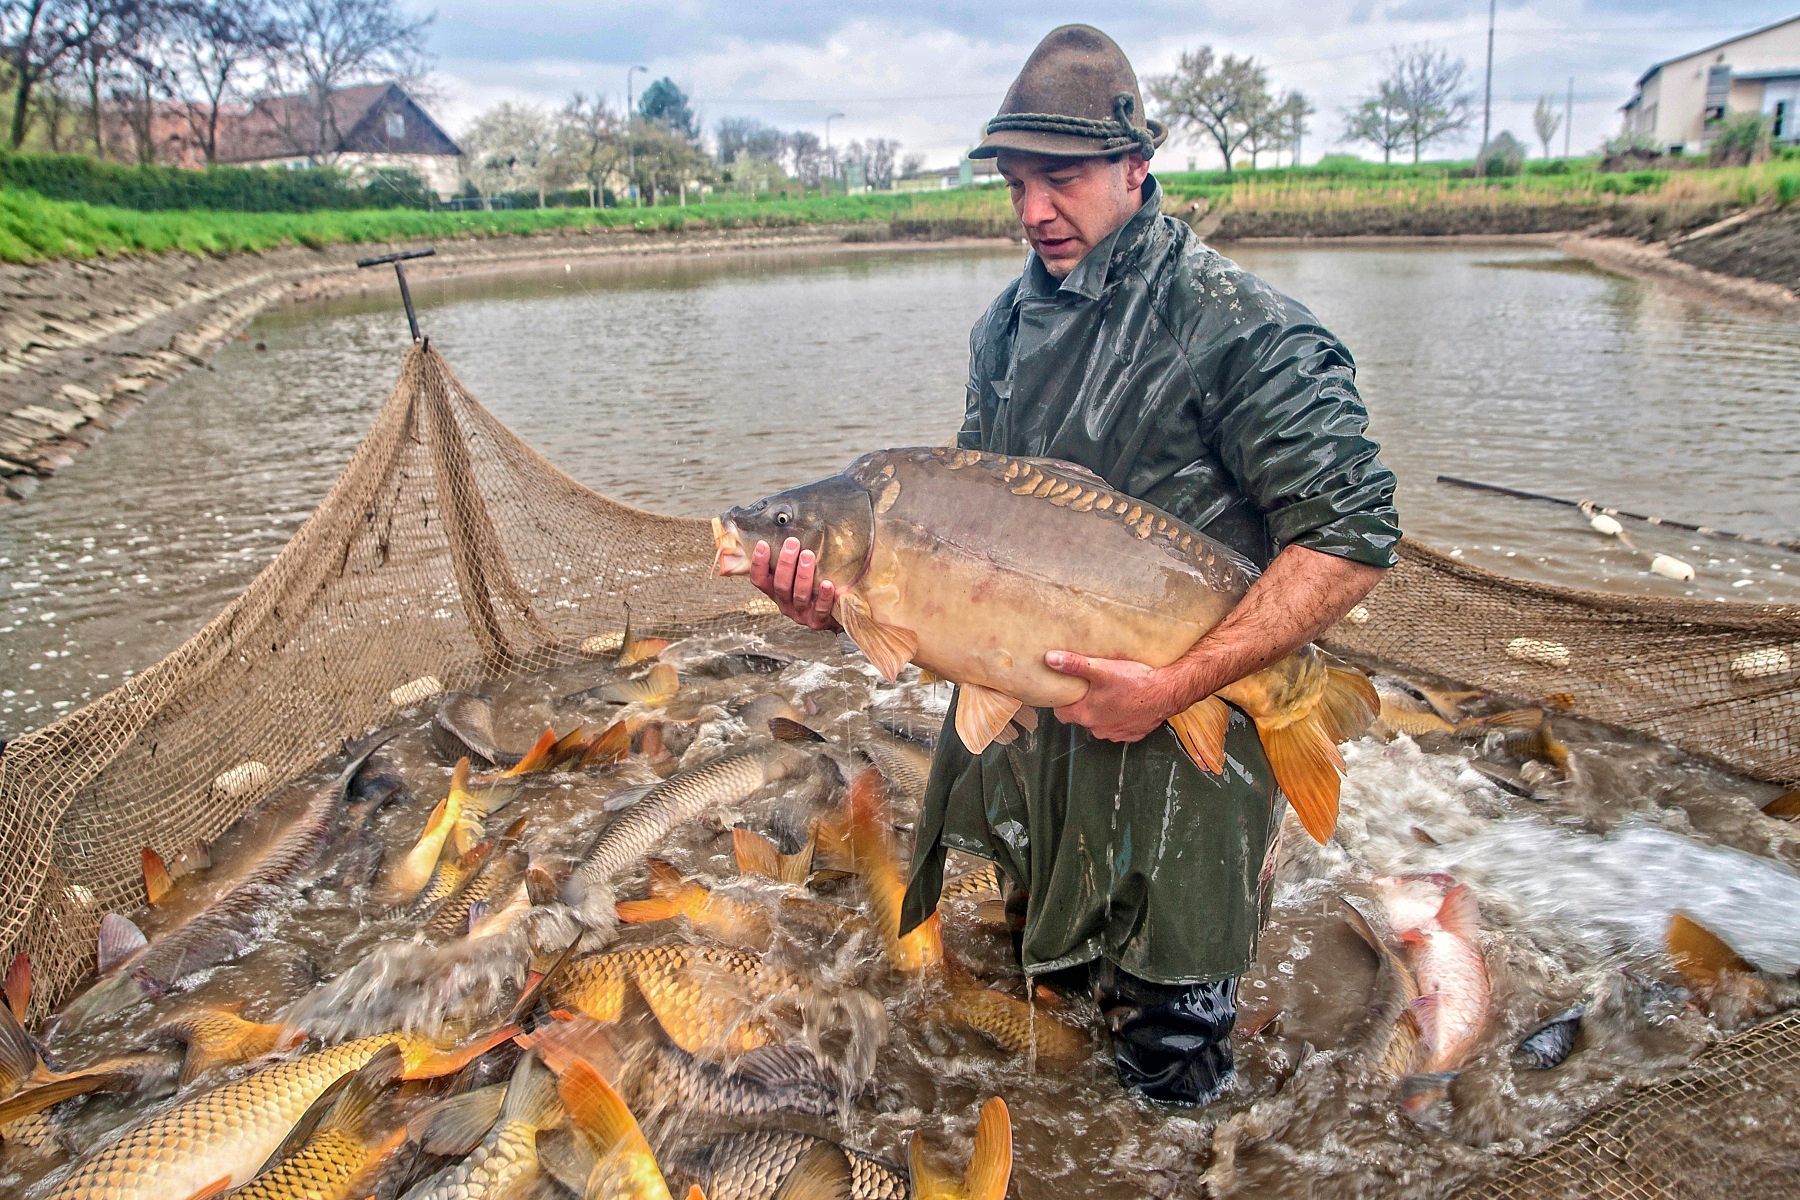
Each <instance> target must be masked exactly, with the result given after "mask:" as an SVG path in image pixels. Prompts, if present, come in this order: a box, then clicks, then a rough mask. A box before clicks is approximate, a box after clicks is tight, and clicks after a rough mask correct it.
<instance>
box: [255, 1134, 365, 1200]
mask: <svg viewBox="0 0 1800 1200" xmlns="http://www.w3.org/2000/svg"><path fill="white" fill-rule="evenodd" d="M368 1165H369V1147H368V1145H367V1144H365V1143H364V1142H363V1140H362V1139H361V1138H359V1137H357V1136H356V1135H355V1134H352V1133H350V1132H348V1131H347V1130H343V1129H321V1130H319V1131H318V1132H317V1133H315V1134H313V1136H312V1137H310V1138H308V1139H307V1142H306V1145H304V1146H302V1147H301V1148H300V1149H298V1150H296V1151H295V1152H294V1153H292V1154H290V1155H288V1156H287V1157H286V1158H284V1159H282V1160H281V1163H280V1165H279V1166H277V1167H276V1168H275V1169H274V1170H272V1171H268V1172H266V1173H264V1174H262V1175H259V1176H257V1177H256V1179H254V1180H252V1181H251V1182H250V1183H248V1184H246V1185H245V1186H243V1187H241V1188H239V1189H238V1190H237V1191H235V1192H233V1193H232V1194H231V1200H322V1198H326V1197H339V1196H342V1195H343V1194H344V1190H345V1188H346V1186H347V1185H348V1184H349V1183H350V1182H351V1181H352V1180H354V1179H355V1178H356V1177H357V1176H358V1175H359V1174H361V1173H362V1171H363V1170H364V1168H366V1167H367V1166H368Z"/></svg>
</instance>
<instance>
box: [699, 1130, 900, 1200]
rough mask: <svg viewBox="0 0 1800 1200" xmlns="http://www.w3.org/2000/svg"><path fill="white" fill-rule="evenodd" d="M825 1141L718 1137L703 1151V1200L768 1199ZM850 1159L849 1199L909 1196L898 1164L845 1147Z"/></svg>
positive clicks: (772, 1134)
mask: <svg viewBox="0 0 1800 1200" xmlns="http://www.w3.org/2000/svg"><path fill="white" fill-rule="evenodd" d="M823 1140H824V1139H822V1138H816V1137H813V1136H812V1135H810V1134H805V1133H791V1132H788V1131H786V1130H779V1129H765V1130H759V1131H757V1132H754V1133H737V1134H732V1135H730V1136H728V1137H724V1138H721V1139H720V1140H719V1141H717V1142H715V1143H714V1144H713V1145H712V1146H711V1147H709V1148H708V1149H707V1150H706V1151H704V1152H703V1155H702V1156H701V1157H703V1158H704V1165H700V1164H699V1163H696V1165H695V1169H694V1170H693V1172H692V1173H693V1174H695V1175H696V1176H698V1177H699V1178H700V1179H701V1182H702V1186H703V1187H704V1188H705V1189H706V1195H707V1200H773V1197H774V1196H775V1194H776V1193H777V1192H778V1191H780V1190H781V1185H782V1183H783V1182H784V1181H785V1180H786V1179H787V1177H788V1175H789V1174H791V1173H792V1172H793V1170H794V1168H795V1167H796V1166H798V1165H799V1163H800V1160H801V1159H802V1158H803V1157H805V1155H806V1152H807V1151H808V1150H811V1149H812V1148H813V1147H814V1146H816V1145H818V1144H820V1143H821V1142H822V1141H823ZM844 1154H845V1156H846V1157H848V1158H849V1160H850V1200H907V1198H908V1197H909V1196H911V1194H912V1189H911V1188H910V1187H909V1186H908V1184H907V1180H906V1173H905V1171H904V1170H902V1169H901V1168H900V1167H898V1166H896V1165H894V1164H892V1163H887V1162H883V1161H882V1160H880V1159H878V1158H871V1157H869V1156H868V1155H865V1154H859V1153H857V1152H856V1151H854V1150H844Z"/></svg>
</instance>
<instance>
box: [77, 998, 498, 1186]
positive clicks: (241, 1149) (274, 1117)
mask: <svg viewBox="0 0 1800 1200" xmlns="http://www.w3.org/2000/svg"><path fill="white" fill-rule="evenodd" d="M517 1032H518V1028H517V1027H516V1026H505V1027H502V1028H500V1029H498V1030H495V1031H494V1032H492V1033H490V1034H487V1035H485V1036H484V1037H480V1038H477V1039H475V1040H473V1041H471V1042H469V1043H466V1044H465V1045H463V1046H461V1047H459V1048H457V1049H455V1050H448V1051H446V1050H440V1049H439V1048H438V1047H437V1046H436V1045H435V1044H433V1043H432V1042H431V1041H429V1040H427V1039H426V1038H423V1037H420V1036H418V1035H416V1034H409V1033H382V1034H376V1035H374V1036H372V1037H365V1038H358V1039H357V1040H355V1041H352V1042H345V1043H343V1044H342V1045H338V1046H332V1047H329V1048H327V1049H324V1050H317V1051H314V1052H313V1053H311V1054H303V1055H301V1056H300V1057H298V1058H292V1059H289V1060H287V1061H286V1062H279V1063H276V1064H275V1065H274V1066H271V1067H265V1068H264V1069H262V1070H260V1071H258V1072H256V1073H255V1074H253V1075H246V1076H244V1077H243V1078H241V1079H233V1080H231V1081H229V1082H227V1083H222V1084H220V1085H219V1086H218V1087H215V1088H212V1089H210V1090H208V1091H205V1092H201V1093H200V1094H198V1095H195V1096H190V1097H188V1098H187V1099H185V1100H182V1101H180V1102H178V1103H176V1104H175V1105H173V1106H172V1107H170V1108H166V1109H163V1110H162V1111H160V1112H157V1113H154V1114H152V1115H150V1116H148V1117H146V1118H144V1119H143V1120H141V1121H139V1122H137V1123H136V1124H135V1125H133V1126H131V1127H130V1128H129V1129H127V1130H126V1131H125V1133H124V1134H123V1135H122V1136H121V1137H119V1138H118V1139H117V1140H116V1141H113V1142H109V1143H107V1144H106V1145H104V1146H101V1147H100V1148H99V1149H97V1150H95V1151H93V1152H92V1153H90V1154H88V1155H87V1156H86V1157H85V1158H83V1159H82V1160H81V1161H80V1162H78V1163H76V1164H75V1167H74V1169H73V1170H71V1171H70V1172H69V1174H68V1175H67V1176H66V1177H64V1179H63V1180H62V1181H61V1182H60V1183H59V1184H58V1185H57V1186H56V1188H55V1189H54V1190H53V1191H51V1192H50V1193H48V1195H47V1196H46V1197H45V1198H44V1200H169V1198H170V1197H186V1196H192V1195H193V1194H194V1193H196V1192H201V1191H203V1190H204V1189H207V1188H212V1187H216V1186H219V1185H220V1184H221V1183H224V1184H225V1185H226V1186H231V1187H235V1186H237V1185H239V1184H243V1183H246V1182H248V1181H249V1180H250V1179H251V1177H252V1176H254V1175H255V1174H256V1172H257V1170H258V1169H259V1168H260V1167H261V1166H262V1165H263V1163H265V1162H267V1161H268V1158H269V1156H270V1155H271V1154H272V1153H274V1151H275V1150H276V1148H277V1147H278V1146H280V1145H281V1143H282V1141H283V1140H284V1139H285V1138H286V1137H287V1135H288V1133H289V1131H291V1130H292V1129H293V1127H294V1124H295V1122H297V1121H299V1119H300V1118H301V1116H302V1115H304V1114H305V1113H306V1111H307V1110H308V1109H309V1108H311V1107H312V1105H313V1103H314V1102H315V1101H316V1100H318V1098H319V1096H320V1095H321V1094H322V1093H323V1092H324V1091H325V1089H326V1088H328V1087H330V1086H331V1085H332V1084H334V1083H336V1082H337V1081H338V1080H339V1079H342V1078H343V1077H344V1076H346V1075H348V1074H350V1073H351V1072H353V1071H357V1070H360V1069H361V1068H362V1067H363V1065H364V1064H366V1063H367V1062H368V1061H369V1060H370V1059H371V1058H374V1057H375V1055H377V1054H378V1053H380V1052H381V1051H382V1050H383V1049H385V1048H386V1047H388V1046H397V1047H399V1049H400V1053H401V1055H402V1057H403V1058H404V1060H405V1070H404V1072H403V1073H402V1078H405V1079H427V1078H432V1077H435V1076H438V1075H447V1074H449V1073H450V1072H452V1071H458V1070H461V1069H462V1068H463V1067H464V1066H466V1065H468V1064H469V1063H470V1062H471V1061H473V1060H474V1059H475V1058H477V1057H478V1056H480V1055H481V1054H483V1053H485V1052H487V1051H488V1050H490V1049H492V1048H493V1047H494V1046H497V1045H499V1044H500V1043H501V1042H504V1041H506V1040H508V1039H509V1038H511V1037H512V1036H513V1035H514V1034H516V1033H517Z"/></svg>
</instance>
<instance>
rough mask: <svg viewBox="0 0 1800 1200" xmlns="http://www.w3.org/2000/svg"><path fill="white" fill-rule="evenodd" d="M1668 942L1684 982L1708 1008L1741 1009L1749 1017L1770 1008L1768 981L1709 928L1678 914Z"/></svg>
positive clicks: (1770, 995) (1669, 933)
mask: <svg viewBox="0 0 1800 1200" xmlns="http://www.w3.org/2000/svg"><path fill="white" fill-rule="evenodd" d="M1665 940H1666V942H1667V944H1668V947H1669V958H1670V959H1671V960H1673V961H1674V963H1675V970H1676V971H1677V972H1678V973H1679V974H1680V975H1681V980H1682V982H1683V983H1685V984H1687V986H1688V987H1689V988H1691V989H1692V990H1693V992H1694V993H1695V994H1696V995H1697V996H1698V997H1700V999H1701V1000H1703V1001H1705V1002H1706V1003H1707V1004H1708V1005H1710V1006H1714V1007H1715V1008H1718V1007H1723V1008H1726V1009H1736V1010H1741V1012H1742V1014H1743V1015H1747V1016H1748V1015H1760V1014H1763V1013H1766V1012H1768V1011H1769V1010H1770V1009H1771V1007H1772V1005H1771V1003H1770V1002H1771V1000H1772V998H1773V997H1772V994H1771V992H1770V989H1769V984H1768V981H1767V980H1765V979H1764V978H1763V977H1762V975H1761V974H1760V973H1759V972H1758V971H1757V969H1756V967H1755V966H1754V965H1752V964H1751V963H1750V962H1749V961H1748V960H1746V959H1745V958H1744V956H1743V955H1741V954H1739V953H1738V952H1737V951H1736V950H1734V949H1732V948H1731V946H1730V944H1729V943H1727V942H1726V941H1725V939H1724V938H1721V937H1720V936H1719V935H1718V934H1716V933H1714V932H1713V931H1712V930H1710V929H1708V928H1707V927H1706V926H1704V925H1702V924H1700V923H1699V922H1698V921H1696V920H1694V919H1693V918H1692V917H1689V916H1688V915H1687V914H1686V913H1681V912H1678V913H1675V914H1674V915H1673V916H1671V917H1670V918H1669V928H1668V932H1667V934H1666V935H1665Z"/></svg>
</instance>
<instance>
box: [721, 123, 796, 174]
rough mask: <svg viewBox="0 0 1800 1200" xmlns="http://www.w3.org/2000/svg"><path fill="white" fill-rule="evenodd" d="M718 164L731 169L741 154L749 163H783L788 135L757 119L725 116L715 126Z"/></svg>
mask: <svg viewBox="0 0 1800 1200" xmlns="http://www.w3.org/2000/svg"><path fill="white" fill-rule="evenodd" d="M713 132H714V135H715V137H716V138H717V141H718V146H719V165H720V166H724V167H729V166H730V165H731V164H732V163H733V162H735V161H736V160H737V159H738V157H739V156H740V155H741V156H742V157H743V158H744V159H746V160H748V161H750V162H780V161H781V157H782V154H783V152H784V151H785V150H786V149H787V134H785V133H783V132H781V130H779V129H777V128H775V127H774V126H773V125H767V124H764V123H763V122H761V121H758V120H757V119H756V118H755V117H722V118H720V120H719V122H718V124H716V125H714V126H713Z"/></svg>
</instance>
